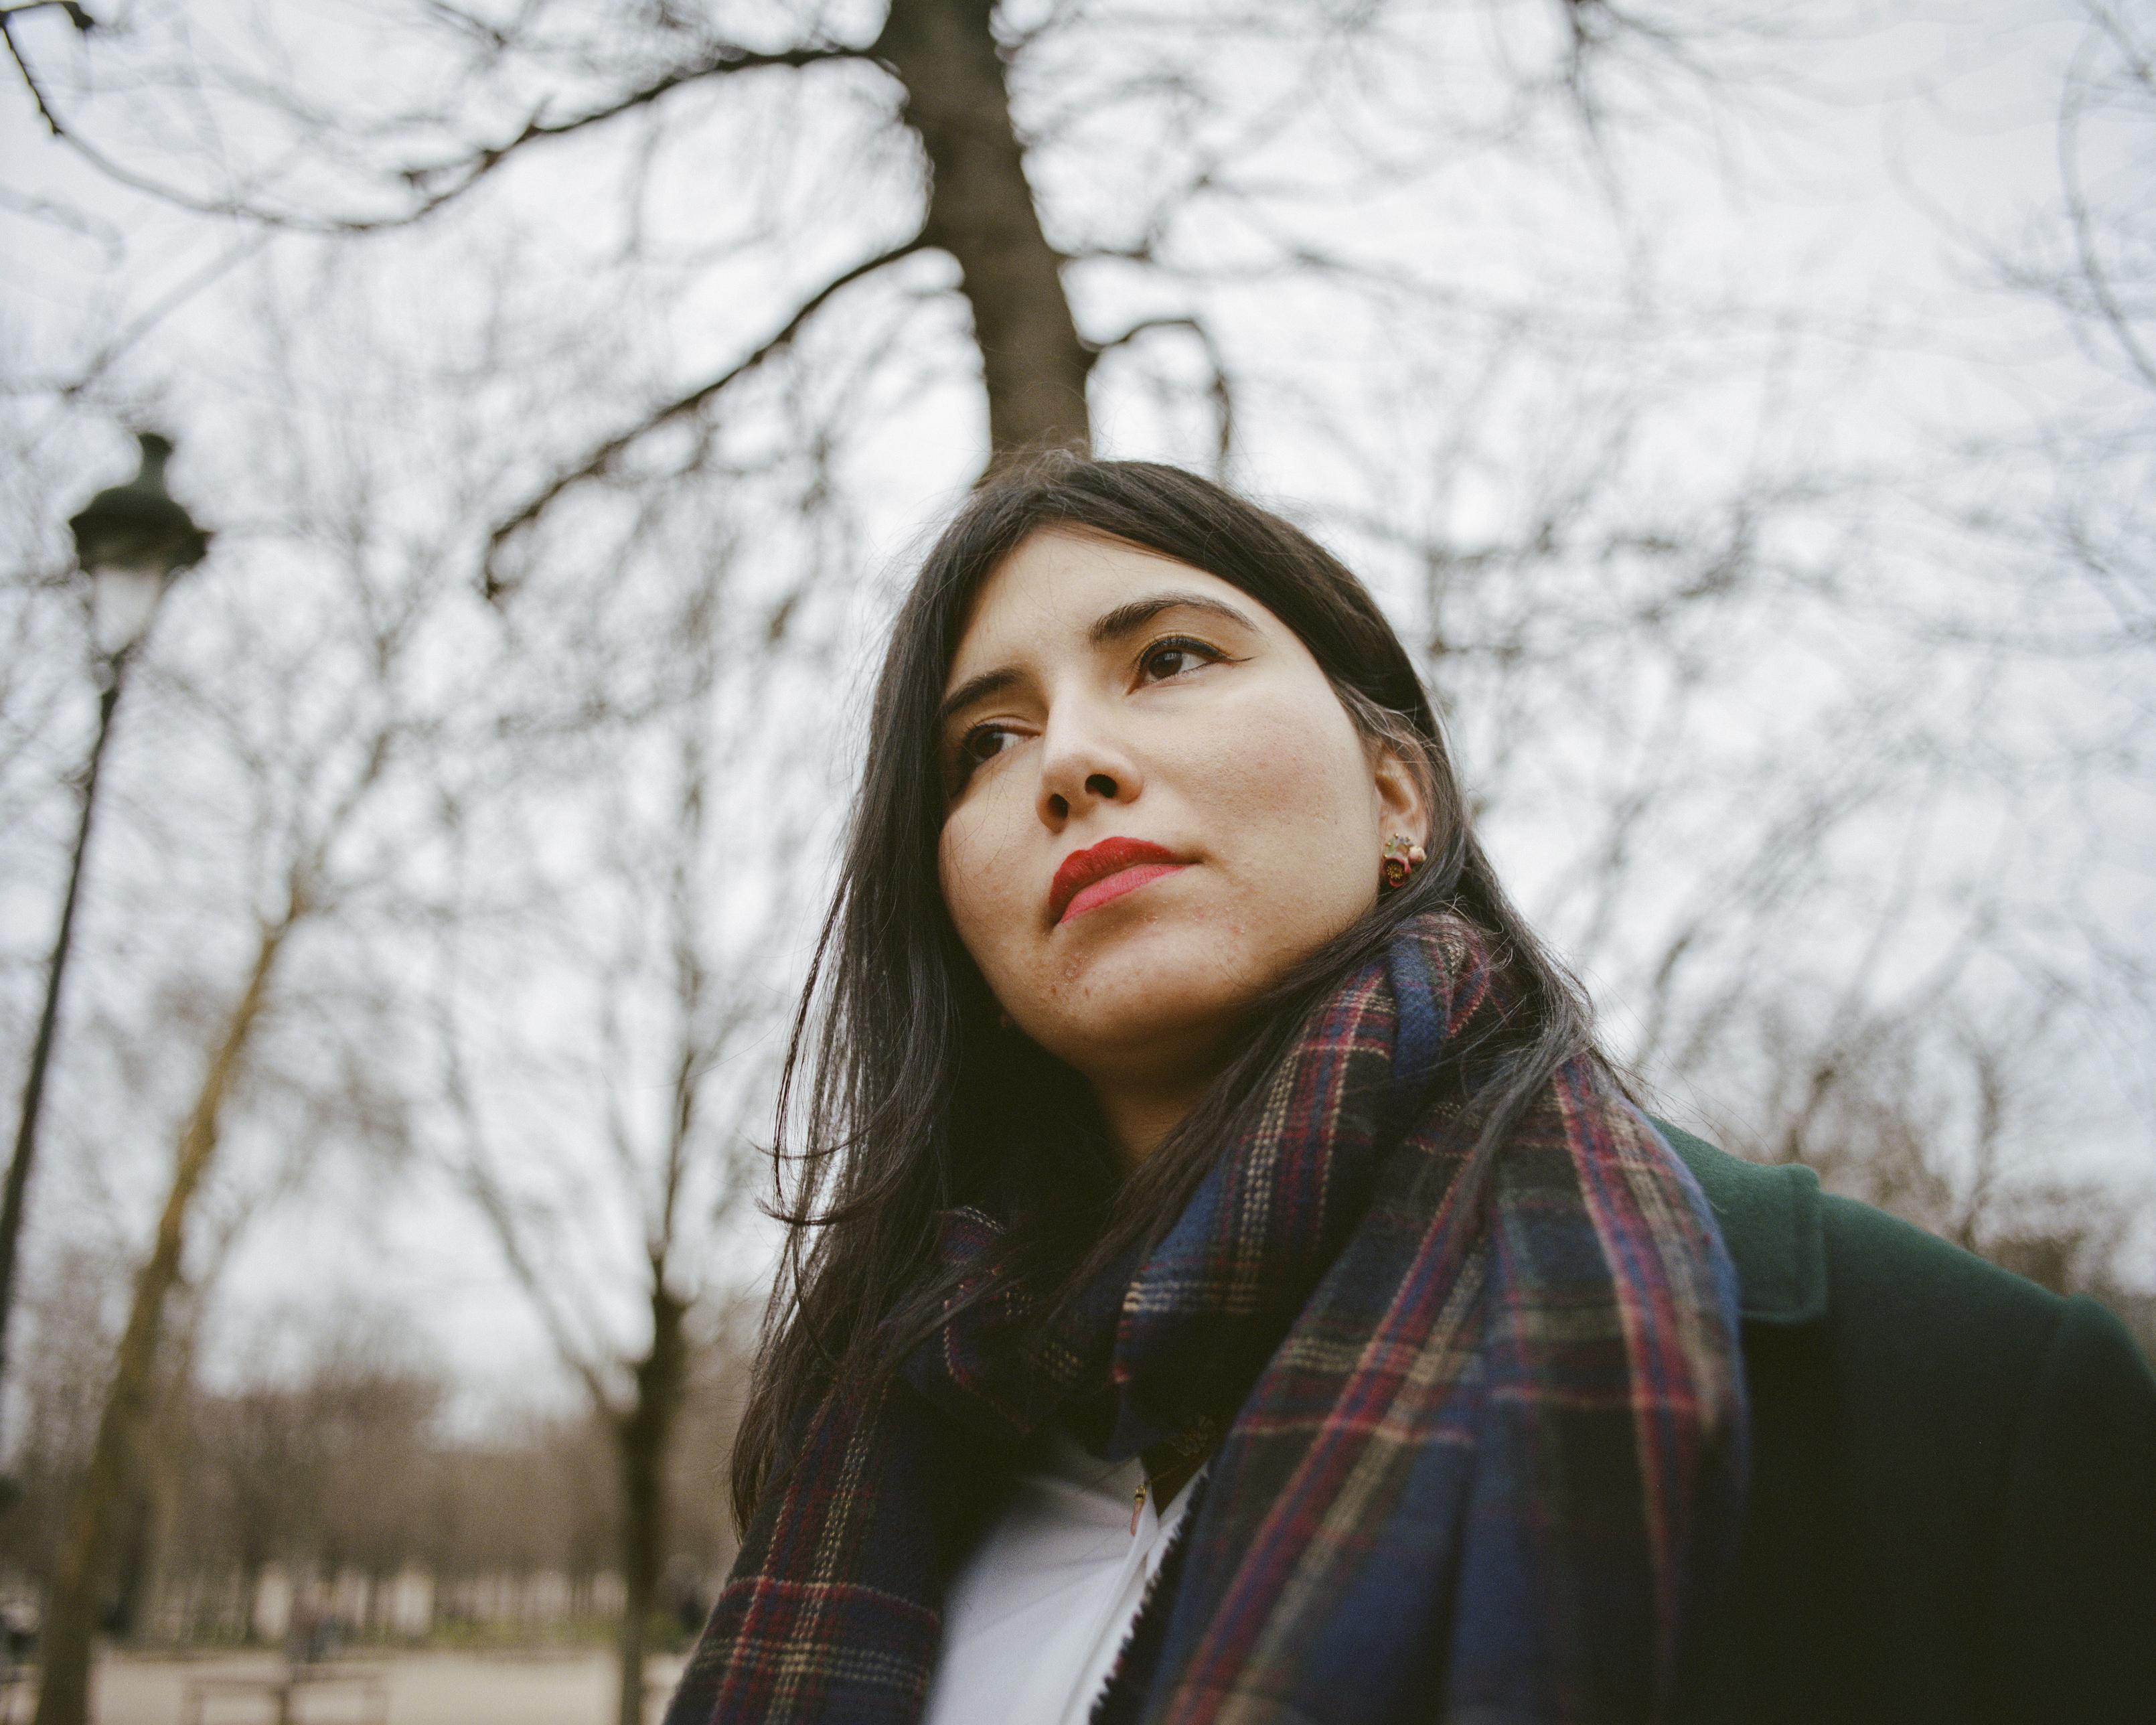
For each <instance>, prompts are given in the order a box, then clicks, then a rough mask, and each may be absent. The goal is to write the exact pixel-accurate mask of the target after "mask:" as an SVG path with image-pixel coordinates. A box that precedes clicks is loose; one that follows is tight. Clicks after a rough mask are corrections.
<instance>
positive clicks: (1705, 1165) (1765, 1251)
mask: <svg viewBox="0 0 2156 1725" xmlns="http://www.w3.org/2000/svg"><path fill="white" fill-rule="evenodd" d="M1654 1123H1655V1130H1656V1131H1658V1132H1661V1134H1662V1136H1663V1137H1666V1138H1667V1139H1668V1140H1669V1141H1670V1144H1671V1147H1672V1148H1674V1149H1675V1150H1676V1153H1677V1155H1678V1157H1679V1158H1680V1159H1681V1161H1682V1162H1683V1163H1684V1165H1685V1166H1686V1168H1690V1169H1691V1173H1692V1178H1694V1179H1696V1180H1697V1181H1698V1182H1699V1185H1700V1190H1701V1191H1702V1192H1703V1193H1705V1194H1706V1195H1707V1206H1708V1208H1709V1209H1712V1211H1713V1212H1714V1219H1715V1220H1716V1221H1717V1223H1719V1224H1721V1227H1722V1240H1723V1241H1724V1243H1725V1244H1727V1246H1728V1248H1729V1257H1730V1261H1731V1262H1732V1264H1734V1265H1735V1266H1737V1296H1738V1309H1739V1311H1740V1312H1741V1314H1742V1316H1743V1319H1744V1322H1747V1323H1756V1324H1809V1323H1816V1322H1819V1321H1820V1319H1821V1318H1823V1317H1825V1316H1826V1301H1827V1287H1826V1235H1825V1230H1824V1228H1823V1226H1822V1219H1821V1216H1820V1183H1819V1176H1818V1175H1817V1174H1815V1173H1813V1172H1812V1171H1811V1169H1809V1168H1803V1167H1800V1166H1799V1165H1798V1164H1796V1163H1781V1164H1778V1165H1775V1166H1772V1167H1769V1166H1766V1165H1764V1164H1762V1163H1756V1162H1741V1161H1739V1160H1738V1158H1736V1157H1734V1156H1732V1155H1730V1154H1728V1153H1727V1152H1725V1151H1722V1150H1717V1149H1716V1148H1715V1147H1714V1146H1713V1145H1712V1144H1710V1143H1708V1142H1707V1141H1706V1140H1705V1139H1704V1138H1696V1137H1693V1136H1692V1135H1691V1133H1690V1132H1683V1131H1681V1130H1680V1129H1678V1128H1677V1127H1674V1126H1671V1124H1670V1123H1669V1122H1667V1121H1666V1120H1656V1121H1655V1122H1654Z"/></svg>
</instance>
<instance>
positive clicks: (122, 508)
mask: <svg viewBox="0 0 2156 1725" xmlns="http://www.w3.org/2000/svg"><path fill="white" fill-rule="evenodd" d="M136 442H137V443H139V444H141V446H142V467H141V471H140V472H139V473H137V474H136V475H135V477H134V478H133V479H131V480H128V482H127V483H126V485H112V486H108V487H107V488H106V489H105V490H102V491H100V492H99V493H98V494H97V495H95V497H93V498H91V499H90V502H89V505H88V506H87V507H85V509H83V510H82V511H81V512H80V514H78V515H76V516H74V517H73V519H71V520H70V521H69V522H68V526H69V528H70V529H71V530H72V531H73V532H74V550H75V559H76V561H77V562H80V564H81V565H82V567H83V572H85V574H87V575H88V576H89V577H90V614H91V619H92V624H93V626H94V629H95V634H96V637H97V649H98V651H99V652H100V654H102V655H104V656H105V658H106V659H108V660H119V659H122V658H124V657H126V655H127V654H128V653H129V652H130V651H131V650H132V649H133V648H134V647H135V645H136V643H138V642H139V641H140V640H141V639H142V637H143V635H144V634H146V632H147V631H148V629H149V627H150V619H151V617H152V616H153V615H155V614H156V612H157V602H158V601H159V600H160V599H162V598H163V597H164V594H165V588H167V586H168V585H169V584H170V583H171V582H172V578H173V577H174V576H175V575H177V574H178V573H179V572H180V571H181V570H182V569H186V568H189V567H193V565H194V564H196V563H198V562H201V561H202V558H203V552H207V551H208V549H209V540H210V536H209V535H208V534H207V533H205V532H204V531H203V530H202V529H201V528H200V527H198V526H196V525H195V524H194V520H193V517H192V516H189V515H188V514H187V511H186V510H184V509H183V508H182V507H181V506H180V505H179V504H178V503H177V501H175V500H174V498H173V496H172V493H171V492H170V491H168V490H166V489H165V463H166V461H167V459H169V458H170V457H171V455H172V439H169V438H165V437H160V436H159V435H158V434H157V433H156V432H154V431H146V432H143V433H141V434H139V435H138V436H137V437H136Z"/></svg>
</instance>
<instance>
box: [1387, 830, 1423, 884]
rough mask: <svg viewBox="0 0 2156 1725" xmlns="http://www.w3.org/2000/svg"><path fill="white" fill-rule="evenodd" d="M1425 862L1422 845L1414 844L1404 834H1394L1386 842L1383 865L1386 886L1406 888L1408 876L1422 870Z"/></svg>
mask: <svg viewBox="0 0 2156 1725" xmlns="http://www.w3.org/2000/svg"><path fill="white" fill-rule="evenodd" d="M1424 860H1425V858H1424V852H1423V848H1422V846H1421V845H1417V844H1415V843H1414V842H1413V841H1412V840H1411V839H1409V838H1407V837H1406V835H1405V834H1400V833H1395V834H1393V836H1392V837H1391V838H1389V839H1386V840H1385V860H1384V864H1383V867H1384V871H1385V885H1386V886H1406V885H1407V884H1408V876H1409V875H1412V874H1413V873H1414V871H1415V870H1417V869H1419V868H1420V867H1421V866H1422V865H1423V863H1424Z"/></svg>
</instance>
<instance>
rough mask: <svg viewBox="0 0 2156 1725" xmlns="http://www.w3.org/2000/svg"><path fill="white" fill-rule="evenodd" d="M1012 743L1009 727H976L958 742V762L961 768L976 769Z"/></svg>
mask: <svg viewBox="0 0 2156 1725" xmlns="http://www.w3.org/2000/svg"><path fill="white" fill-rule="evenodd" d="M1011 741H1012V738H1011V733H1010V730H1009V726H1003V725H976V726H974V727H973V729H972V730H971V731H968V732H967V733H966V734H965V735H964V736H963V737H961V738H960V739H959V740H958V762H959V764H960V765H961V766H962V767H966V768H973V767H978V766H979V765H980V764H981V762H983V761H985V760H987V759H988V757H989V756H991V755H999V754H1001V753H1002V752H1004V746H1005V745H1006V744H1008V743H1009V742H1011Z"/></svg>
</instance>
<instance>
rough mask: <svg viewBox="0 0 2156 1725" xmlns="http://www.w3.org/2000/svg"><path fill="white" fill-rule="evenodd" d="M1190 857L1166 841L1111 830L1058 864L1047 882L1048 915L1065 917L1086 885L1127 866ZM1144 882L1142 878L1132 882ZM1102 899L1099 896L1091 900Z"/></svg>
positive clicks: (1054, 919)
mask: <svg viewBox="0 0 2156 1725" xmlns="http://www.w3.org/2000/svg"><path fill="white" fill-rule="evenodd" d="M1188 860H1190V859H1189V858H1188V857H1183V856H1178V855H1176V854H1175V853H1174V852H1173V850H1169V849H1168V847H1167V846H1166V845H1156V844H1154V843H1153V842H1152V839H1133V838H1132V837H1131V836H1129V835H1128V834H1124V833H1111V834H1109V836H1108V837H1106V838H1105V839H1101V842H1100V843H1099V844H1097V845H1087V846H1086V848H1085V849H1084V850H1074V851H1072V852H1071V853H1070V855H1068V856H1066V857H1065V858H1064V859H1063V860H1062V861H1061V862H1060V863H1059V864H1058V865H1056V870H1055V879H1054V880H1050V882H1049V883H1048V917H1049V921H1050V922H1062V921H1064V920H1065V915H1066V913H1067V912H1068V911H1070V901H1072V900H1073V899H1075V898H1076V897H1077V896H1078V895H1079V894H1080V893H1081V892H1083V891H1085V890H1086V888H1087V887H1089V886H1093V885H1094V884H1095V883H1096V882H1097V881H1101V880H1106V879H1107V878H1108V876H1109V875H1119V874H1121V873H1122V871H1123V870H1125V869H1132V868H1136V867H1137V866H1138V865H1141V864H1143V863H1168V864H1171V865H1173V864H1180V863H1185V862H1188ZM1133 884H1134V885H1137V886H1143V885H1144V884H1145V883H1144V882H1143V881H1142V880H1141V881H1137V882H1135V883H1133ZM1091 902H1093V903H1096V904H1097V903H1099V902H1101V901H1099V900H1098V899H1096V900H1093V901H1091Z"/></svg>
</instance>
